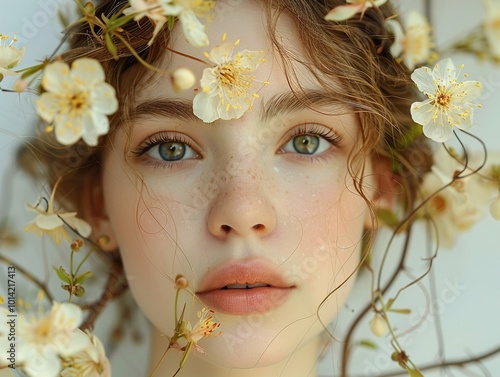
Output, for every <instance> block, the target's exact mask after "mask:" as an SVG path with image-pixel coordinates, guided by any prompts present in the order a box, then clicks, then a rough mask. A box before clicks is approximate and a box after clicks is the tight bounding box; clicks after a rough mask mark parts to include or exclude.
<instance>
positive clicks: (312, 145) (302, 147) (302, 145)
mask: <svg viewBox="0 0 500 377" xmlns="http://www.w3.org/2000/svg"><path fill="white" fill-rule="evenodd" d="M319 141H320V139H319V137H318V136H313V135H300V136H297V137H295V138H294V139H293V147H294V148H295V150H296V151H297V152H298V153H302V154H313V153H315V152H316V151H317V150H318V147H319Z"/></svg>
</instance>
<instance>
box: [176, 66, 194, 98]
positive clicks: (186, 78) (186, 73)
mask: <svg viewBox="0 0 500 377" xmlns="http://www.w3.org/2000/svg"><path fill="white" fill-rule="evenodd" d="M170 80H171V81H172V86H173V87H174V90H175V91H176V92H181V91H183V90H186V89H189V88H191V87H192V86H193V85H194V84H195V83H196V77H195V76H194V73H193V71H191V70H190V69H187V68H179V69H176V70H175V71H174V72H173V73H172V76H171V77H170Z"/></svg>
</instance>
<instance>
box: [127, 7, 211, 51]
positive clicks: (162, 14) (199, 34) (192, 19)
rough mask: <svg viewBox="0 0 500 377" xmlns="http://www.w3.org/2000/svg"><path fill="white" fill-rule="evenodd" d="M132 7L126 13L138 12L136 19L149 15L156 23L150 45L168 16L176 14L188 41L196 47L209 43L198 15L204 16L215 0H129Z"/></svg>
mask: <svg viewBox="0 0 500 377" xmlns="http://www.w3.org/2000/svg"><path fill="white" fill-rule="evenodd" d="M129 3H130V8H128V9H126V10H125V11H124V12H123V13H124V14H133V13H137V15H136V16H135V17H134V20H136V21H138V20H140V19H141V18H143V17H148V18H149V19H150V20H151V22H152V23H153V24H154V25H155V29H154V31H153V36H152V38H151V40H150V41H149V42H148V46H150V45H151V44H152V43H153V41H154V39H155V37H156V35H158V33H159V32H160V30H161V28H162V27H163V25H165V23H166V22H167V17H168V16H176V17H178V18H179V21H180V22H181V25H182V31H183V33H184V36H185V37H186V39H187V40H188V42H189V43H190V44H191V45H193V46H195V47H203V46H206V45H208V43H209V41H208V36H207V35H206V34H205V26H204V25H203V24H202V23H201V22H200V20H198V18H197V16H204V15H205V14H206V13H207V12H208V11H209V10H210V9H212V7H213V5H214V2H213V0H174V1H173V0H129Z"/></svg>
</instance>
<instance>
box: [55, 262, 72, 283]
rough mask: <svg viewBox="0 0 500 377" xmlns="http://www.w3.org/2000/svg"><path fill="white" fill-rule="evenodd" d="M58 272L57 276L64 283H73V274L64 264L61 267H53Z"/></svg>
mask: <svg viewBox="0 0 500 377" xmlns="http://www.w3.org/2000/svg"><path fill="white" fill-rule="evenodd" d="M52 268H53V269H54V271H55V272H56V274H57V277H58V278H59V279H61V281H63V282H64V283H68V284H71V276H70V275H69V274H68V273H67V272H66V270H65V269H64V268H63V266H59V268H55V267H52Z"/></svg>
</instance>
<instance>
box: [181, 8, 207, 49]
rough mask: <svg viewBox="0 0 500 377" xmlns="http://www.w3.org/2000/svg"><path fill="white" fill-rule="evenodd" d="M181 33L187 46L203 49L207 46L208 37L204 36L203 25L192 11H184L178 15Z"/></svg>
mask: <svg viewBox="0 0 500 377" xmlns="http://www.w3.org/2000/svg"><path fill="white" fill-rule="evenodd" d="M179 20H180V21H181V25H182V31H183V33H184V36H185V37H186V39H187V41H188V42H189V44H191V45H192V46H194V47H204V46H206V45H208V43H209V41H208V36H207V35H206V34H205V25H203V24H202V23H201V22H200V20H198V18H196V15H195V14H194V12H193V11H191V10H188V11H184V12H182V13H181V14H180V15H179Z"/></svg>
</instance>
